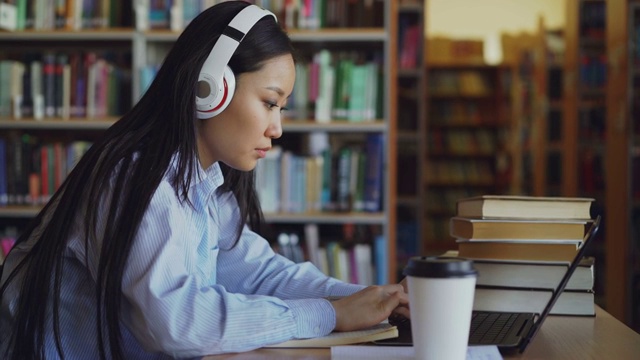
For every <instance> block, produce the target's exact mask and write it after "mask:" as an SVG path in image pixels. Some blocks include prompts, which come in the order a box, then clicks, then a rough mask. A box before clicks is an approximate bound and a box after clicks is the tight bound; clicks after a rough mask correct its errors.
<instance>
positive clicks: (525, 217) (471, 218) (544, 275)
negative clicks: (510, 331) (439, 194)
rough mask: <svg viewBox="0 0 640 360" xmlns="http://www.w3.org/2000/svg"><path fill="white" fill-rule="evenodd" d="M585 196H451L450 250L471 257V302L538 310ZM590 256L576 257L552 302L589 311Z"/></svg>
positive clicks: (575, 239) (571, 240)
mask: <svg viewBox="0 0 640 360" xmlns="http://www.w3.org/2000/svg"><path fill="white" fill-rule="evenodd" d="M592 202H593V199H590V198H560V197H555V198H554V197H525V196H479V197H472V198H467V199H462V200H460V201H458V202H457V213H456V216H454V217H452V218H451V219H450V235H451V236H452V237H454V238H455V239H456V242H457V245H458V250H457V251H455V252H452V253H450V255H455V256H460V257H463V258H469V259H473V260H474V266H475V267H476V269H477V270H478V273H479V275H478V280H477V285H476V294H475V300H474V309H476V310H489V311H523V312H537V313H540V312H541V311H542V310H543V309H544V307H545V305H546V304H547V302H548V300H549V299H550V298H551V295H552V294H553V291H554V290H555V289H556V288H557V286H558V285H559V283H560V280H561V278H562V277H563V275H564V274H565V272H566V271H567V268H568V266H569V264H570V263H571V262H572V261H573V259H574V258H575V256H576V254H577V252H578V250H579V249H580V248H581V247H582V245H583V241H584V236H585V234H586V231H587V229H588V227H589V226H591V225H592V222H593V220H592V219H591V216H590V207H591V203H592ZM593 287H594V259H593V258H590V257H587V258H583V259H582V260H581V262H580V265H579V266H578V268H577V270H576V272H574V274H573V275H572V276H571V278H570V280H569V282H568V285H567V287H566V289H565V290H564V292H563V293H562V295H561V296H560V298H559V300H558V301H557V303H556V304H555V305H554V307H553V309H552V310H551V314H555V315H584V316H594V315H595V298H594V291H593Z"/></svg>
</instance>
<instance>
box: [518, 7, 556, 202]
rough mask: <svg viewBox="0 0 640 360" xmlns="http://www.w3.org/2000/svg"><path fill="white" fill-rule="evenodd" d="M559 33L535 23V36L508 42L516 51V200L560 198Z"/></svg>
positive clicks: (540, 20)
mask: <svg viewBox="0 0 640 360" xmlns="http://www.w3.org/2000/svg"><path fill="white" fill-rule="evenodd" d="M564 42H565V41H564V31H563V29H548V28H546V26H545V23H544V18H542V17H540V18H539V20H538V29H537V32H536V33H535V34H531V35H528V34H522V35H519V36H516V37H512V38H511V39H510V41H509V43H512V44H513V45H511V46H512V47H514V48H517V49H518V50H517V51H513V53H514V56H515V57H516V58H514V59H511V62H512V64H513V66H514V81H513V89H512V91H513V97H514V106H513V109H514V119H515V124H514V128H515V133H517V134H520V136H519V137H514V140H513V142H512V145H513V153H514V166H513V168H514V173H513V180H512V186H511V190H512V193H514V194H526V195H534V196H560V195H561V193H562V188H561V181H562V176H561V175H562V168H563V137H562V131H561V128H562V124H563V111H562V110H563V100H562V92H563V85H562V81H563V59H564Z"/></svg>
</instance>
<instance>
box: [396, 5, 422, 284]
mask: <svg viewBox="0 0 640 360" xmlns="http://www.w3.org/2000/svg"><path fill="white" fill-rule="evenodd" d="M424 11H425V4H424V2H423V1H417V0H413V1H400V3H399V5H398V55H397V57H398V60H397V62H398V76H397V86H398V89H397V94H398V96H397V98H398V105H397V107H396V108H397V119H398V120H397V121H398V136H397V147H398V150H397V151H398V157H397V164H398V165H397V166H398V175H397V177H398V182H397V185H398V186H397V195H398V198H397V213H398V222H397V249H398V250H397V251H398V272H401V270H402V269H403V268H404V266H405V265H406V262H407V260H408V259H409V257H411V256H415V255H420V254H422V253H423V248H422V239H423V237H424V236H423V234H424V221H423V219H424V209H425V202H424V187H423V183H424V180H423V176H424V171H423V164H424V163H423V161H422V154H425V152H426V129H425V119H426V116H427V106H426V102H425V101H421V99H424V98H425V97H426V81H427V80H426V68H425V56H424V55H425V54H424V52H425V48H424V47H425V46H424V44H425V42H424V29H425V18H426V17H425V14H424Z"/></svg>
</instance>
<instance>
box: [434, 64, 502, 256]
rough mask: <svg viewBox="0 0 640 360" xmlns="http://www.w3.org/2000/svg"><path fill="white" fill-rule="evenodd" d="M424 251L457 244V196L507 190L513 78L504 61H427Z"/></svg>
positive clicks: (442, 248)
mask: <svg viewBox="0 0 640 360" xmlns="http://www.w3.org/2000/svg"><path fill="white" fill-rule="evenodd" d="M427 69H428V75H427V78H428V80H429V81H428V90H427V91H428V95H427V97H428V109H429V114H428V121H427V129H426V131H427V144H428V146H427V150H426V154H427V155H426V159H425V165H424V169H423V171H424V173H425V183H424V187H425V189H426V195H425V203H426V204H427V208H426V218H427V222H426V224H425V251H426V252H435V253H438V252H442V251H443V250H450V249H455V247H456V244H455V242H454V241H453V238H451V237H450V236H449V226H448V224H449V219H450V218H451V217H452V216H454V215H455V204H456V201H457V200H458V199H461V198H465V197H469V196H476V195H484V194H491V193H494V194H507V193H509V186H510V181H511V172H512V169H511V166H512V153H511V148H510V146H509V143H508V141H509V136H510V134H511V131H512V126H513V125H512V119H511V116H512V109H511V107H512V99H511V97H512V94H511V86H512V85H511V82H512V71H513V69H512V68H511V67H510V66H507V65H498V66H492V65H485V64H480V63H468V64H464V63H457V64H446V63H445V64H442V63H431V64H427Z"/></svg>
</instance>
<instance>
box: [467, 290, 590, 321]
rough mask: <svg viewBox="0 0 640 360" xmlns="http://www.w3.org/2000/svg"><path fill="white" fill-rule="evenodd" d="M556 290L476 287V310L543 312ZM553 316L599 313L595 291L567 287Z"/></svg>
mask: <svg viewBox="0 0 640 360" xmlns="http://www.w3.org/2000/svg"><path fill="white" fill-rule="evenodd" d="M552 294H553V290H552V289H548V290H546V289H517V288H507V287H504V288H501V287H485V286H476V289H475V294H474V299H473V310H478V311H506V312H534V313H538V314H539V313H541V312H542V311H543V310H544V308H545V306H546V305H547V303H548V302H549V299H550V298H551V295H552ZM550 315H576V316H595V298H594V292H593V291H591V290H578V291H576V290H565V291H563V292H562V294H561V295H560V297H559V298H558V300H557V301H556V303H555V304H554V305H553V308H552V309H551V313H550Z"/></svg>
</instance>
